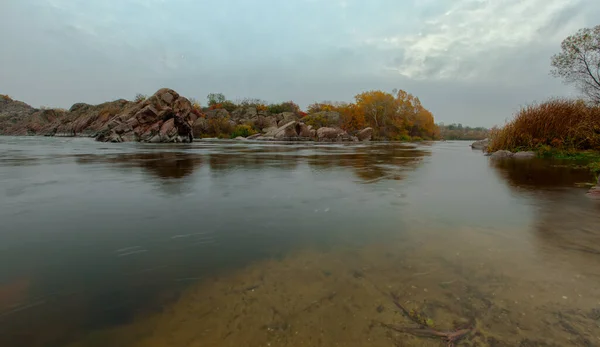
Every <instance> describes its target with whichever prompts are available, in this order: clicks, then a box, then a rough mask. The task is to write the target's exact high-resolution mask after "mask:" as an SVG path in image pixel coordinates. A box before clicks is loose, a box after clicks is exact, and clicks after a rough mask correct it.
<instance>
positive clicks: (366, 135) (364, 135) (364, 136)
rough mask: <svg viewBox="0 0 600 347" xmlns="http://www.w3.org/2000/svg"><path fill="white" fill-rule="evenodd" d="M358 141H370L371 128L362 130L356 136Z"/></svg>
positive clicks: (371, 135)
mask: <svg viewBox="0 0 600 347" xmlns="http://www.w3.org/2000/svg"><path fill="white" fill-rule="evenodd" d="M356 137H357V138H358V140H359V141H371V138H372V137H373V128H364V129H363V130H361V131H359V132H358V134H356Z"/></svg>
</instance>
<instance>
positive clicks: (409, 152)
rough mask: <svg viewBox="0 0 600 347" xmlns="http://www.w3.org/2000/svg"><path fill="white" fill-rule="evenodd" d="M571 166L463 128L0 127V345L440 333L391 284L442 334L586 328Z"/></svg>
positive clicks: (592, 207)
mask: <svg viewBox="0 0 600 347" xmlns="http://www.w3.org/2000/svg"><path fill="white" fill-rule="evenodd" d="M589 182H593V177H592V176H591V175H590V174H589V172H587V171H585V170H582V169H576V168H573V167H571V166H567V165H562V163H560V162H549V161H543V160H522V161H515V160H504V161H493V160H491V159H489V158H487V157H484V156H483V155H482V154H481V152H478V151H472V150H471V149H470V148H469V146H468V143H466V142H436V143H422V144H398V143H370V144H315V143H284V144H278V143H253V142H232V141H200V142H195V143H193V144H190V145H175V144H173V145H165V144H161V145H151V144H137V143H125V144H107V143H97V142H94V141H92V140H90V139H83V138H38V137H0V221H1V224H0V346H33V347H38V346H50V347H52V346H69V347H79V346H139V347H141V346H148V347H150V346H396V345H397V346H440V345H441V344H442V342H441V341H440V339H436V338H428V337H423V336H416V334H414V333H412V332H411V333H409V332H405V331H395V330H393V329H390V328H389V327H386V326H385V324H390V325H394V326H396V327H411V326H412V327H414V326H415V323H414V322H413V321H411V319H410V318H409V317H406V316H405V315H403V314H402V313H401V312H400V310H399V309H398V308H397V307H396V305H395V304H394V303H393V300H392V297H391V294H393V295H395V297H396V298H397V301H399V302H400V303H401V304H402V305H403V306H404V307H405V308H406V309H407V310H411V314H414V317H417V316H418V317H426V319H427V320H428V321H427V324H430V325H431V326H432V327H434V328H435V329H437V330H443V331H448V330H452V329H458V328H460V327H461V326H462V327H468V328H469V329H470V334H469V335H468V336H466V337H465V338H464V339H463V340H462V341H460V342H459V344H458V345H461V346H462V345H464V346H567V345H573V346H598V345H600V286H599V285H598V283H600V204H599V203H598V202H597V201H596V202H595V201H592V200H590V199H588V198H587V197H586V196H585V192H586V189H587V187H586V183H589ZM414 317H413V318H414ZM399 330H403V329H399Z"/></svg>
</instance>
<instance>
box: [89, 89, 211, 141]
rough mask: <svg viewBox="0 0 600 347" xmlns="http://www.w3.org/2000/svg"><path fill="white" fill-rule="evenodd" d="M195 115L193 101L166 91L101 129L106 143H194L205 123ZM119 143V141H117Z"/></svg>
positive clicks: (136, 105)
mask: <svg viewBox="0 0 600 347" xmlns="http://www.w3.org/2000/svg"><path fill="white" fill-rule="evenodd" d="M199 119H203V118H198V116H197V115H196V114H194V113H193V112H192V104H191V103H190V101H189V100H188V99H186V98H184V97H182V96H180V95H179V94H177V92H175V91H174V90H172V89H167V88H163V89H160V90H159V91H157V92H156V93H155V94H154V95H152V96H151V97H149V98H148V99H146V100H144V101H141V102H139V103H137V104H135V105H134V106H132V107H130V108H128V109H126V110H124V111H123V112H122V113H121V114H119V115H118V116H116V117H114V118H113V119H112V120H110V121H109V122H108V123H107V124H106V125H105V126H104V127H103V128H102V129H100V130H99V132H98V136H97V137H96V139H97V140H98V141H103V142H108V141H110V142H119V141H120V142H122V141H130V140H131V139H134V140H137V141H140V142H152V143H156V142H192V141H193V139H194V132H196V133H201V129H202V128H203V126H204V124H203V121H199ZM117 140H118V141H117Z"/></svg>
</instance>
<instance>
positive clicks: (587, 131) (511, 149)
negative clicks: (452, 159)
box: [472, 25, 600, 197]
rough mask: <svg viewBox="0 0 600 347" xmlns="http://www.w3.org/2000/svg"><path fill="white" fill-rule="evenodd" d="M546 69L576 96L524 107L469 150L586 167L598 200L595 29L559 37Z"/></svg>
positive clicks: (599, 39) (598, 44)
mask: <svg viewBox="0 0 600 347" xmlns="http://www.w3.org/2000/svg"><path fill="white" fill-rule="evenodd" d="M551 66H552V70H551V74H552V75H554V76H555V77H559V78H562V79H563V81H564V82H566V83H569V84H573V85H574V86H575V87H577V89H578V90H579V91H580V93H581V98H577V99H567V98H554V99H550V100H548V101H545V102H542V103H533V104H530V105H528V106H525V107H523V108H521V110H520V111H519V112H517V114H516V115H515V116H514V118H513V119H512V120H511V121H509V122H508V123H506V124H505V125H504V126H503V127H501V128H499V127H495V128H493V129H492V130H491V133H490V137H489V139H488V140H487V141H482V142H477V143H474V144H473V145H472V147H473V148H481V149H483V150H484V151H486V152H487V153H489V154H491V156H492V157H498V158H504V157H517V158H518V157H531V156H537V157H540V158H554V159H560V160H564V161H566V162H570V165H574V166H579V167H581V166H583V167H586V168H588V169H589V170H590V171H592V172H593V173H594V174H595V175H596V178H597V179H598V183H597V185H596V187H594V188H593V189H592V190H591V191H590V195H594V196H598V197H600V25H598V26H596V27H594V28H584V29H581V30H579V31H578V32H577V33H575V34H573V35H571V36H569V37H567V38H566V39H564V40H563V42H562V44H561V52H560V53H558V54H556V55H554V56H553V57H552V59H551Z"/></svg>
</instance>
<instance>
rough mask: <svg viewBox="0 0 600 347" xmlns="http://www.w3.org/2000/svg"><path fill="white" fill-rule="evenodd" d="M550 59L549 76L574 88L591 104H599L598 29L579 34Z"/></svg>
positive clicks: (599, 50)
mask: <svg viewBox="0 0 600 347" xmlns="http://www.w3.org/2000/svg"><path fill="white" fill-rule="evenodd" d="M561 49H562V51H561V52H560V53H559V54H556V55H554V56H552V68H553V69H552V72H551V73H552V75H554V76H556V77H560V78H562V79H564V80H565V81H566V82H568V83H573V84H575V85H576V86H577V87H578V88H579V89H580V90H581V92H582V93H583V94H584V95H585V96H586V97H588V98H589V99H590V101H592V102H594V103H596V104H600V25H598V26H596V27H594V28H585V29H581V30H579V31H578V32H577V33H576V34H574V35H571V36H569V37H567V38H566V39H565V40H564V41H563V42H562V44H561Z"/></svg>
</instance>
